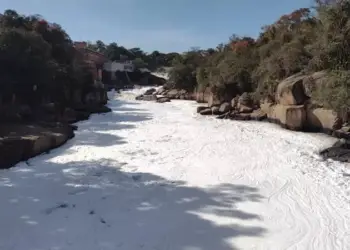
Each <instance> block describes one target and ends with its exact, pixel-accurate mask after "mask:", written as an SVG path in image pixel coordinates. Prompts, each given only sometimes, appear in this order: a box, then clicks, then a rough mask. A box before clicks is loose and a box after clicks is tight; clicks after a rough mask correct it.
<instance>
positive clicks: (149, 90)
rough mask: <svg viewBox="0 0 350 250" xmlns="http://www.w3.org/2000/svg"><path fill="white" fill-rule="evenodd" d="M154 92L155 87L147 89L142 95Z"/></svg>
mask: <svg viewBox="0 0 350 250" xmlns="http://www.w3.org/2000/svg"><path fill="white" fill-rule="evenodd" d="M155 92H156V89H155V88H151V89H147V90H146V92H145V93H144V95H152V94H154V93H155Z"/></svg>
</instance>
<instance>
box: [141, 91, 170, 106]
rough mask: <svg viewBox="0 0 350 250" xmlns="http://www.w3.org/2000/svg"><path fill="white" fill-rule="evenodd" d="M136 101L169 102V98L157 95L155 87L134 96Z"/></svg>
mask: <svg viewBox="0 0 350 250" xmlns="http://www.w3.org/2000/svg"><path fill="white" fill-rule="evenodd" d="M135 99H136V100H137V101H155V102H159V103H164V102H170V98H168V97H165V96H162V95H159V94H158V93H157V90H156V89H155V88H151V89H148V90H146V92H145V93H144V94H142V95H139V96H136V98H135Z"/></svg>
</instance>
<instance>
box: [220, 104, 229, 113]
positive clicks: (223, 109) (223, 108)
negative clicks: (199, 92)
mask: <svg viewBox="0 0 350 250" xmlns="http://www.w3.org/2000/svg"><path fill="white" fill-rule="evenodd" d="M230 110H231V105H230V103H228V102H224V103H223V104H221V105H220V108H219V112H220V113H227V112H229V111H230Z"/></svg>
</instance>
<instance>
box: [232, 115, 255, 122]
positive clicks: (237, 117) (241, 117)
mask: <svg viewBox="0 0 350 250" xmlns="http://www.w3.org/2000/svg"><path fill="white" fill-rule="evenodd" d="M231 118H232V119H233V120H237V121H249V120H250V119H251V116H250V114H249V113H235V115H234V116H231Z"/></svg>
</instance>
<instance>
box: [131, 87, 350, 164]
mask: <svg viewBox="0 0 350 250" xmlns="http://www.w3.org/2000/svg"><path fill="white" fill-rule="evenodd" d="M199 95H200V93H196V94H194V93H190V92H187V91H185V90H164V89H163V88H158V89H155V88H149V89H147V90H146V91H145V92H144V93H141V94H139V95H138V96H136V100H143V101H155V102H158V103H164V102H170V101H171V100H177V99H181V100H196V101H197V102H200V103H203V102H208V104H207V105H206V106H203V105H199V106H197V107H196V109H197V113H198V114H201V115H204V116H215V117H216V118H218V119H230V120H234V121H249V120H254V121H262V122H270V123H275V124H278V125H279V126H281V127H282V128H284V129H289V130H294V131H303V132H309V133H310V132H316V133H324V134H327V135H330V136H332V137H335V138H338V139H341V140H340V141H337V142H336V143H335V144H334V145H332V146H330V147H329V148H326V149H323V150H321V151H320V155H321V156H322V157H323V158H324V159H333V160H336V161H341V162H350V146H349V145H350V126H343V127H342V128H341V129H339V127H338V129H337V130H335V129H334V130H332V129H330V128H333V127H336V126H339V122H338V119H339V118H338V117H337V115H336V114H335V113H334V112H332V111H331V110H326V109H323V108H317V107H316V109H314V108H312V106H311V105H308V104H306V106H302V105H299V106H284V105H278V104H277V105H276V104H273V103H269V102H265V103H254V102H253V101H252V100H251V99H250V97H249V95H248V94H247V93H244V94H243V95H241V96H239V97H235V98H233V99H232V100H231V102H227V101H226V102H221V101H217V100H213V97H212V96H210V93H206V94H205V93H202V98H199V99H200V100H198V98H196V96H197V97H198V96H199ZM323 126H324V127H323Z"/></svg>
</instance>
